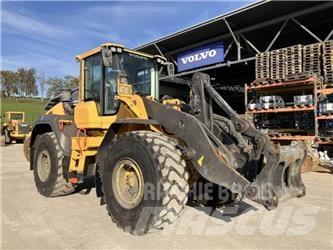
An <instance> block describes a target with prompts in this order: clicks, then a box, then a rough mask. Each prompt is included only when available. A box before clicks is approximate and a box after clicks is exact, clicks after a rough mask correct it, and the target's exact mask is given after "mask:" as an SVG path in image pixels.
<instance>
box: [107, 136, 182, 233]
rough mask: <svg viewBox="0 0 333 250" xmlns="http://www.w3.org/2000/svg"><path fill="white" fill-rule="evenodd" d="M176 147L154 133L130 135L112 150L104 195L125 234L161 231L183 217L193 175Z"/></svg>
mask: <svg viewBox="0 0 333 250" xmlns="http://www.w3.org/2000/svg"><path fill="white" fill-rule="evenodd" d="M176 146H177V144H176V141H175V140H174V139H171V138H169V137H166V136H163V135H160V134H158V133H154V132H150V131H134V132H130V133H126V134H124V135H122V136H120V137H119V138H118V139H117V140H116V141H115V142H114V143H113V145H112V146H111V152H110V153H109V154H108V155H107V157H106V160H105V161H104V162H103V163H102V164H101V169H100V174H101V180H102V190H103V193H104V199H105V202H106V205H107V210H108V212H109V214H110V216H111V219H112V220H113V221H114V222H115V223H116V224H117V226H118V227H120V228H122V229H123V230H124V231H126V232H130V233H131V234H134V235H141V234H145V233H148V232H152V231H154V230H158V229H162V228H163V227H165V226H166V225H169V224H171V223H173V222H174V221H175V220H176V219H177V217H178V216H179V214H180V213H181V212H182V211H183V209H184V207H185V204H186V202H187V194H188V191H189V185H188V177H189V174H188V172H187V170H186V165H185V161H184V160H183V159H182V154H181V152H180V150H179V149H177V147H176ZM121 166H122V167H121ZM126 171H128V172H127V173H126ZM117 176H118V177H119V176H124V177H123V178H118V177H117ZM127 177H128V178H127ZM131 178H133V180H132V179H131ZM140 183H141V184H140ZM126 190H128V191H126ZM126 200H127V201H126Z"/></svg>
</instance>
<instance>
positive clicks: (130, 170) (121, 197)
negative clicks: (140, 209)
mask: <svg viewBox="0 0 333 250" xmlns="http://www.w3.org/2000/svg"><path fill="white" fill-rule="evenodd" d="M143 183H144V182H143V175H142V172H141V169H140V167H139V165H138V164H137V163H136V162H135V161H134V160H132V159H123V160H120V161H118V162H117V164H116V166H115V168H114V170H113V174H112V189H113V193H114V195H115V198H116V200H117V201H118V203H119V204H120V205H121V206H122V207H123V208H126V209H132V208H134V207H136V206H138V205H139V204H140V202H141V200H142V197H143Z"/></svg>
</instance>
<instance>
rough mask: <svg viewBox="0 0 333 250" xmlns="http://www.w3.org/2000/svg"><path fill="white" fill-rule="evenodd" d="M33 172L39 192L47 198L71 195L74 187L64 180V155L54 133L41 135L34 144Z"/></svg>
mask: <svg viewBox="0 0 333 250" xmlns="http://www.w3.org/2000/svg"><path fill="white" fill-rule="evenodd" d="M33 147H34V155H33V163H32V164H33V171H34V179H35V184H36V188H37V190H38V192H39V193H40V194H41V195H43V196H46V197H51V196H52V197H55V196H62V195H67V194H70V193H72V192H73V191H74V187H73V186H72V184H71V183H70V182H68V181H67V180H66V179H65V178H64V173H63V165H62V162H63V157H64V155H63V153H62V152H61V150H60V147H59V145H58V141H57V139H56V137H55V134H54V133H53V132H51V133H45V134H42V135H39V136H38V137H37V138H36V141H35V143H34V146H33Z"/></svg>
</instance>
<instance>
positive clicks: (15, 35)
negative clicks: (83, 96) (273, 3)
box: [1, 1, 249, 76]
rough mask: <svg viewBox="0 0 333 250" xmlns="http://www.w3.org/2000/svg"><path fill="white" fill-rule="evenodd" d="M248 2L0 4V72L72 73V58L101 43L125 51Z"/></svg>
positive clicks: (50, 74) (59, 74)
mask: <svg viewBox="0 0 333 250" xmlns="http://www.w3.org/2000/svg"><path fill="white" fill-rule="evenodd" d="M247 4H249V2H246V1H239V2H237V1H220V2H111V1H109V2H2V13H1V14H2V15H1V28H2V29H1V40H2V44H1V49H2V57H1V63H2V69H12V70H15V69H17V68H19V67H34V68H36V69H37V71H38V72H44V74H45V75H46V76H63V75H65V74H71V75H78V65H77V64H76V63H75V60H74V58H75V55H76V54H79V53H82V52H84V51H86V50H89V49H91V48H93V47H96V46H97V45H99V44H101V43H104V42H107V41H109V42H111V41H113V42H117V43H120V44H123V45H125V46H126V47H129V48H134V47H136V46H138V45H141V44H144V43H146V42H149V41H152V40H154V39H157V38H159V37H162V36H164V35H167V34H170V33H173V32H175V31H178V30H180V29H183V28H187V27H189V26H191V25H194V24H197V23H199V22H202V21H205V20H207V19H209V18H212V17H215V16H217V15H221V14H223V13H225V12H229V11H231V10H234V9H236V8H239V7H242V6H245V5H247Z"/></svg>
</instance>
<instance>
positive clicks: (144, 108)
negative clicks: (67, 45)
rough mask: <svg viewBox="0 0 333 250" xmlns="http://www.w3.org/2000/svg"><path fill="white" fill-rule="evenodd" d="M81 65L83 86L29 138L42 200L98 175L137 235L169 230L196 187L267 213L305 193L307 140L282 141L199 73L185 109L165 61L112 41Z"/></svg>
mask: <svg viewBox="0 0 333 250" xmlns="http://www.w3.org/2000/svg"><path fill="white" fill-rule="evenodd" d="M77 60H78V61H79V62H80V66H81V78H80V88H79V90H77V91H74V92H71V91H64V92H63V93H62V94H61V95H60V96H58V97H56V98H54V99H52V100H51V101H50V102H49V104H48V105H47V107H46V108H47V112H46V113H45V115H43V116H42V117H41V118H40V120H38V121H37V122H36V123H35V125H34V128H33V131H32V134H31V137H30V138H29V140H26V142H27V144H28V146H29V150H30V151H29V154H30V169H31V170H33V173H34V178H35V184H36V187H37V190H38V191H39V193H40V194H42V195H44V196H46V197H54V196H60V195H66V194H70V193H73V192H75V191H76V190H77V189H78V188H79V187H80V185H84V183H85V181H86V180H87V179H88V178H90V177H93V178H94V180H95V185H94V186H95V187H96V193H97V196H99V197H101V203H102V204H106V207H107V210H108V213H109V215H110V216H111V218H112V220H113V221H114V222H115V223H116V224H117V225H118V226H119V227H120V228H122V229H123V230H125V231H127V232H130V233H132V234H136V235H140V234H144V233H148V232H151V231H154V230H157V229H161V228H163V227H165V226H166V225H168V224H171V223H172V222H173V221H174V220H175V219H176V218H177V217H178V216H179V214H180V213H181V211H182V210H183V208H184V207H185V204H186V202H187V199H188V193H189V190H190V189H192V188H193V187H194V184H195V183H198V182H204V183H211V184H213V187H214V190H215V191H214V192H215V193H214V197H213V198H214V200H215V201H218V202H220V201H221V199H225V202H228V203H229V202H232V203H236V204H237V203H239V202H240V201H241V200H242V199H243V198H245V197H247V198H249V199H251V200H253V201H255V202H257V203H259V204H262V205H264V206H265V207H266V208H267V209H273V208H275V207H276V206H277V205H278V203H279V202H280V201H283V200H286V199H289V198H292V197H301V196H303V195H305V187H304V185H303V183H302V180H301V174H300V166H301V164H302V162H303V160H304V156H305V147H304V144H303V143H302V142H298V143H293V144H292V145H291V146H280V145H274V144H273V143H272V142H271V141H270V140H269V138H268V137H267V136H266V135H264V134H263V133H261V132H259V131H258V130H256V129H255V127H254V126H253V124H252V123H251V122H249V121H248V120H246V119H245V118H243V117H241V116H239V115H238V114H237V113H236V112H235V111H234V110H233V109H232V108H231V107H230V106H229V105H228V103H226V102H225V100H224V99H223V98H222V97H221V96H220V95H219V94H218V93H217V92H216V91H215V90H214V88H213V87H212V86H211V85H210V78H209V76H208V75H206V74H202V73H195V74H194V75H193V82H192V84H191V93H190V102H189V103H184V102H183V101H182V100H179V99H173V98H172V97H170V96H165V97H163V98H161V99H160V96H159V82H158V75H159V69H160V68H161V67H167V68H168V69H169V74H171V75H172V69H171V68H172V67H168V63H167V62H166V60H165V58H163V57H160V56H151V55H148V54H144V53H140V52H137V51H131V50H128V49H126V48H124V47H123V46H121V45H116V44H112V43H107V44H103V45H101V46H99V47H97V48H95V49H92V50H90V51H88V52H86V53H84V54H82V55H79V56H77ZM74 96H78V99H77V98H75V97H74ZM213 106H214V110H218V114H217V113H213ZM219 188H221V189H222V190H224V191H226V192H225V194H228V195H224V196H222V197H220V196H219V195H217V196H216V192H218V191H216V190H219ZM226 196H227V197H226Z"/></svg>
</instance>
